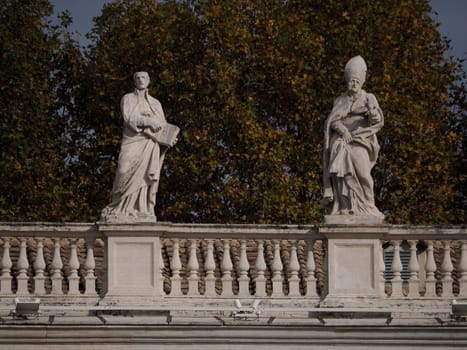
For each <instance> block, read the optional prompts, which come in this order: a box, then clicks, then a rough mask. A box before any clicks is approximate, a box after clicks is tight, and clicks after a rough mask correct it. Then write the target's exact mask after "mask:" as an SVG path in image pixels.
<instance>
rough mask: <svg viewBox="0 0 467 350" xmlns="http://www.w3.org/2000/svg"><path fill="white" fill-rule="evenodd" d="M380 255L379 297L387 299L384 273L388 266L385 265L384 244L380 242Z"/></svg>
mask: <svg viewBox="0 0 467 350" xmlns="http://www.w3.org/2000/svg"><path fill="white" fill-rule="evenodd" d="M378 253H379V259H378V264H379V283H380V288H379V295H380V296H381V297H385V296H386V280H385V279H384V272H385V271H386V264H385V263H384V249H383V245H382V242H380V246H379V252H378Z"/></svg>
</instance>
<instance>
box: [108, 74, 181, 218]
mask: <svg viewBox="0 0 467 350" xmlns="http://www.w3.org/2000/svg"><path fill="white" fill-rule="evenodd" d="M133 79H134V84H135V90H134V91H133V92H131V93H128V94H126V95H124V96H123V97H122V100H121V103H120V107H121V112H122V115H123V139H122V143H121V148H120V154H119V158H118V168H117V173H116V175H115V180H114V184H113V189H112V202H111V203H110V204H109V205H108V206H106V207H105V208H104V210H103V211H102V219H103V220H105V221H107V222H128V221H137V222H138V221H145V222H152V221H156V217H155V214H154V207H155V204H156V194H157V189H158V187H159V178H160V172H161V168H162V163H163V161H164V157H165V153H166V152H167V150H168V149H169V148H170V147H172V146H174V144H175V143H176V142H177V135H178V132H179V128H178V127H177V126H175V125H172V124H169V123H167V121H166V119H165V116H164V112H163V110H162V106H161V104H160V102H159V101H158V100H157V99H155V98H154V97H152V96H150V95H149V93H148V85H149V82H150V79H149V75H148V73H147V72H136V73H135V74H134V75H133Z"/></svg>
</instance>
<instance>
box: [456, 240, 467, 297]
mask: <svg viewBox="0 0 467 350" xmlns="http://www.w3.org/2000/svg"><path fill="white" fill-rule="evenodd" d="M458 270H459V275H460V276H459V297H464V298H465V297H467V241H462V242H461V258H460V261H459V265H458Z"/></svg>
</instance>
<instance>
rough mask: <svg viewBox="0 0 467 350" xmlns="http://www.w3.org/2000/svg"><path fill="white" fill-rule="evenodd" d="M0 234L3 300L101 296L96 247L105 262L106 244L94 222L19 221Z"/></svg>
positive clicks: (3, 227) (78, 299) (0, 295)
mask: <svg viewBox="0 0 467 350" xmlns="http://www.w3.org/2000/svg"><path fill="white" fill-rule="evenodd" d="M0 233H1V235H0V247H1V250H0V252H1V255H0V271H1V273H0V298H2V299H3V300H6V301H8V297H28V296H34V297H40V298H42V299H43V300H44V299H47V300H49V302H51V303H55V302H57V303H60V302H63V301H64V300H66V299H70V300H73V302H78V303H79V302H83V301H87V302H95V301H96V300H97V298H98V293H97V288H96V280H97V277H96V273H95V269H96V257H95V253H94V251H95V247H96V245H97V247H98V249H99V250H100V251H99V255H100V256H101V258H100V261H101V263H102V255H103V254H102V252H103V245H102V240H99V232H98V231H97V230H96V227H95V225H92V224H66V225H60V224H47V223H37V224H15V223H14V224H3V225H0ZM101 270H102V267H101ZM100 272H103V271H100ZM101 278H102V276H101Z"/></svg>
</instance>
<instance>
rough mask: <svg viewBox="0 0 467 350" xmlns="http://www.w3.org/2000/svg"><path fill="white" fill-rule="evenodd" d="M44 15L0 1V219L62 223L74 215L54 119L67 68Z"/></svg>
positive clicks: (61, 124) (37, 0)
mask: <svg viewBox="0 0 467 350" xmlns="http://www.w3.org/2000/svg"><path fill="white" fill-rule="evenodd" d="M51 14H52V6H51V5H50V3H49V1H47V0H34V1H33V0H24V1H19V0H9V1H7V0H4V1H1V2H0V38H1V39H0V52H1V59H0V177H1V179H2V181H0V218H1V220H18V221H21V220H59V221H60V220H68V219H70V218H71V217H73V211H74V210H75V209H76V206H75V205H74V202H73V192H74V191H73V189H72V188H71V187H70V186H69V173H68V169H67V165H66V158H67V155H68V154H67V151H68V147H67V135H66V126H67V121H66V119H65V118H62V117H61V116H60V115H59V109H60V107H61V101H60V98H61V97H62V96H61V93H60V91H61V90H63V88H64V87H63V85H62V86H60V83H61V77H62V75H63V72H65V71H66V70H68V69H70V68H71V67H70V66H68V65H67V66H65V65H64V63H65V61H64V57H65V55H66V52H67V50H66V49H64V47H63V46H62V43H64V42H66V40H65V38H64V37H63V34H64V32H63V31H61V30H59V26H52V25H51V24H50V22H48V21H47V18H48V16H50V15H51ZM63 20H64V21H65V22H66V21H67V18H66V15H65V16H64V17H63Z"/></svg>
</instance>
